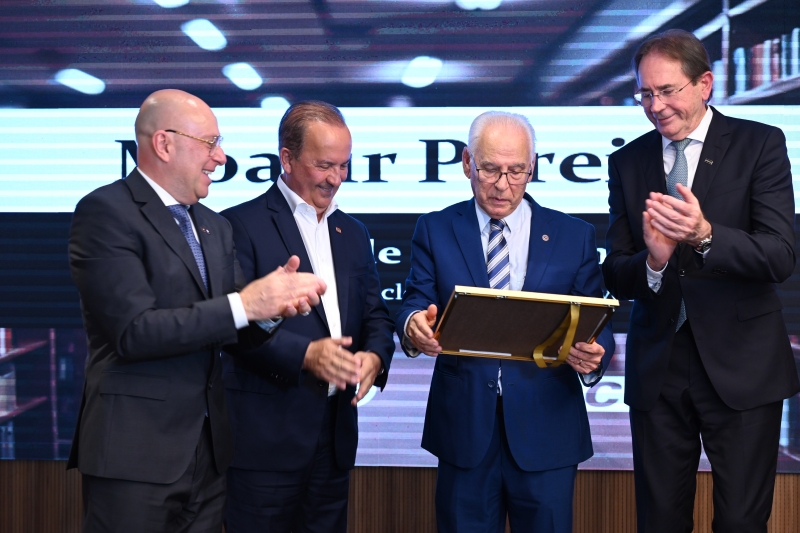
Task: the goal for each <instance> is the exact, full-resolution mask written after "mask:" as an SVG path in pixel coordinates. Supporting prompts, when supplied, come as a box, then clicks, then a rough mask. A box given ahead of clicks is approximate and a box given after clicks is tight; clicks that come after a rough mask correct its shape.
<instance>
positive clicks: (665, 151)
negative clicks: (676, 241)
mask: <svg viewBox="0 0 800 533" xmlns="http://www.w3.org/2000/svg"><path fill="white" fill-rule="evenodd" d="M713 114H714V112H713V111H712V110H711V107H710V106H709V107H708V109H706V114H705V115H703V119H702V120H701V121H700V124H698V126H697V128H695V130H694V131H693V132H691V133H690V134H689V135H687V136H686V138H687V139H691V142H690V143H689V144H688V145H686V148H684V150H683V154H684V156H686V164H687V166H688V176H687V177H688V179H687V182H686V186H687V187H688V188H689V189H691V188H692V184H693V183H694V175H695V174H696V173H697V165H698V164H699V163H700V153H701V152H702V151H703V143H705V141H706V135H708V127H709V126H710V125H711V118H712V116H713ZM670 143H672V141H671V140H669V139H667V138H666V137H664V136H663V135H662V136H661V147H662V157H663V158H664V175H665V176H669V173H670V171H671V170H672V167H673V165H675V156H676V152H675V147H674V146H671V145H670ZM698 253H699V252H698ZM706 254H708V251H706V252H705V253H704V254H703V257H705V256H706ZM645 264H646V266H647V283H648V285H649V286H650V289H652V290H653V292H658V291H659V290H661V278H662V277H663V276H664V270H665V269H666V268H667V265H664V268H662V269H661V270H658V271H656V270H653V269H652V268H650V265H649V264H647V263H645Z"/></svg>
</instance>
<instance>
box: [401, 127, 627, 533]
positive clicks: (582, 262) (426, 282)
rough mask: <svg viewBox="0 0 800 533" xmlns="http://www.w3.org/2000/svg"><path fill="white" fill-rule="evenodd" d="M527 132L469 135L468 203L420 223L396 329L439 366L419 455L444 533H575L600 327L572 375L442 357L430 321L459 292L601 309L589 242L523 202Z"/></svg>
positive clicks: (604, 345)
mask: <svg viewBox="0 0 800 533" xmlns="http://www.w3.org/2000/svg"><path fill="white" fill-rule="evenodd" d="M533 145H534V134H533V128H531V126H530V123H529V122H528V120H527V119H526V118H525V117H523V116H521V115H516V114H511V113H501V112H488V113H484V114H483V115H480V116H479V117H478V118H476V119H475V121H474V122H473V123H472V126H471V127H470V132H469V144H468V146H467V147H466V148H465V149H464V152H463V158H462V163H463V167H464V174H465V175H466V176H467V177H468V178H469V179H470V183H471V185H472V192H473V194H474V199H473V200H469V201H467V202H461V203H458V204H455V205H452V206H450V207H448V208H447V209H444V210H443V211H439V212H436V213H431V214H428V215H424V216H422V217H420V219H419V221H418V222H417V229H416V231H415V232H414V238H413V242H412V249H411V273H410V275H409V277H408V280H407V281H406V293H405V296H404V298H403V305H402V307H401V310H400V312H399V314H398V317H397V333H398V335H399V336H400V337H401V339H402V341H403V348H404V350H405V351H406V353H407V354H408V355H410V356H412V357H413V356H416V355H418V354H419V353H420V352H423V353H426V354H428V355H432V356H436V355H438V357H437V360H436V367H435V368H434V372H433V378H432V381H431V390H430V396H429V397H428V410H427V413H426V416H425V427H424V430H423V434H422V447H423V448H425V449H426V450H428V451H429V452H431V453H432V454H434V455H436V456H437V457H438V458H439V471H438V478H437V483H436V518H437V524H438V528H439V531H440V532H443V533H449V532H458V533H464V532H472V531H475V532H478V531H480V532H487V531H497V532H502V531H504V530H505V523H506V515H508V518H509V521H510V523H511V529H512V531H536V532H537V533H547V532H553V533H555V532H558V533H568V532H571V531H572V497H573V489H574V482H575V474H576V471H577V465H578V463H580V462H581V461H585V460H586V459H588V458H589V457H591V456H592V442H591V437H590V434H589V421H588V418H587V415H586V406H585V403H584V400H583V394H582V391H581V384H580V381H579V377H580V380H582V381H583V384H584V385H586V386H590V385H593V384H594V383H596V382H597V381H598V380H599V379H600V377H601V376H602V373H603V371H604V369H605V368H606V367H607V366H608V362H609V360H610V358H611V355H612V354H613V352H614V340H613V337H612V335H611V328H610V326H607V327H606V328H605V329H604V330H603V332H602V333H601V334H600V336H599V337H598V342H597V343H594V344H585V343H581V342H579V343H577V344H576V345H575V346H574V347H572V348H571V349H570V353H569V356H568V358H567V363H568V365H562V366H560V367H557V368H554V369H539V368H538V367H537V366H536V365H534V364H532V363H526V362H523V361H502V360H500V361H499V360H497V359H481V358H472V357H458V356H453V355H447V354H441V355H440V354H439V352H440V351H441V347H440V346H439V344H438V342H437V341H436V340H435V339H434V337H433V326H434V325H435V323H436V321H437V314H438V310H439V309H443V308H444V306H445V305H446V304H447V302H448V300H449V298H450V295H451V293H452V292H453V288H454V287H455V286H456V285H469V286H475V287H493V288H509V289H512V290H524V291H536V292H547V293H556V294H574V295H579V296H591V297H601V296H602V292H601V285H600V282H601V276H600V268H599V265H598V263H597V248H596V245H595V233H594V228H593V227H592V226H590V225H589V224H587V223H586V222H583V221H581V220H578V219H575V218H572V217H569V216H567V215H565V214H563V213H560V212H558V211H553V210H551V209H547V208H544V207H542V206H540V205H539V204H537V203H536V202H534V201H533V199H532V198H531V197H530V196H528V195H527V194H525V184H526V183H527V182H529V181H530V179H531V175H532V172H533V167H534V164H535V151H534V146H533Z"/></svg>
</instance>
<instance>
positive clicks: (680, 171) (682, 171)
mask: <svg viewBox="0 0 800 533" xmlns="http://www.w3.org/2000/svg"><path fill="white" fill-rule="evenodd" d="M690 142H692V140H691V139H683V140H682V141H672V142H671V143H669V144H670V146H672V147H673V148H675V164H674V165H672V170H670V171H669V175H668V176H667V194H669V195H670V196H672V197H674V198H677V199H678V200H681V201H682V200H683V196H681V194H680V193H679V192H678V184H679V183H680V184H681V185H683V186H686V184H687V183H689V164H688V163H687V162H686V155H685V154H684V153H683V151H684V150H685V149H686V147H687V146H689V143H690ZM684 322H686V307H685V306H684V305H683V299H681V310H680V312H679V313H678V321H677V322H676V323H675V331H678V330H679V329H681V326H682V325H683V323H684Z"/></svg>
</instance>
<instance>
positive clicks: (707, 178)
mask: <svg viewBox="0 0 800 533" xmlns="http://www.w3.org/2000/svg"><path fill="white" fill-rule="evenodd" d="M712 109H713V108H712ZM729 133H730V131H729V130H728V121H727V120H725V116H724V115H723V114H722V113H720V112H719V111H717V110H716V109H714V114H713V115H712V117H711V124H710V125H709V127H708V133H707V134H706V139H705V141H704V142H703V150H702V151H701V152H700V161H698V163H697V171H696V172H695V174H694V181H693V182H692V194H694V195H695V196H696V197H697V201H698V202H700V206H701V207H702V206H703V200H704V199H705V197H706V194H708V190H709V189H710V188H711V182H712V181H714V177H715V176H716V174H717V169H718V168H719V166H720V162H721V161H722V158H723V157H725V153H726V152H727V151H728V146H730V144H731V137H730V135H729ZM708 161H710V163H708ZM714 162H716V163H717V164H716V165H715V164H714Z"/></svg>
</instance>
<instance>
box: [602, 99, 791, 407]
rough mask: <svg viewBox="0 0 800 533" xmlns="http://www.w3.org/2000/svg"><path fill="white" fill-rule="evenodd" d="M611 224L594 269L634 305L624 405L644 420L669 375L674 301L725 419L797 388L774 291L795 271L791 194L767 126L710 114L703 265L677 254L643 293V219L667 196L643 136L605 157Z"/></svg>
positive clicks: (781, 141)
mask: <svg viewBox="0 0 800 533" xmlns="http://www.w3.org/2000/svg"><path fill="white" fill-rule="evenodd" d="M608 188H609V191H610V194H609V199H608V202H609V205H610V212H611V222H610V225H609V229H608V235H607V237H606V243H607V246H608V256H607V257H606V260H605V261H604V262H603V274H604V276H605V281H606V286H607V287H608V290H609V291H611V293H612V294H614V296H616V297H617V298H620V299H625V300H634V304H633V309H632V311H631V321H630V329H629V332H628V341H627V345H626V349H625V353H626V358H625V402H626V403H628V405H630V406H631V407H633V408H635V409H639V410H645V411H646V410H649V409H650V408H651V407H652V406H653V405H654V404H655V402H656V399H657V398H658V395H659V394H660V392H661V388H662V386H663V383H664V378H665V377H666V376H667V368H668V365H669V358H670V354H671V353H672V341H673V338H674V337H675V320H676V319H677V317H678V313H679V311H680V302H681V299H683V301H684V305H685V307H686V315H687V317H688V319H689V323H690V324H691V325H692V334H693V336H694V340H695V344H696V345H697V349H698V351H699V353H700V358H701V359H702V361H703V366H704V367H705V369H706V372H707V373H708V377H709V379H710V380H711V383H712V384H713V385H714V389H715V390H716V392H717V394H719V396H720V398H722V401H723V402H725V404H726V405H728V406H729V407H731V408H733V409H751V408H753V407H758V406H760V405H765V404H767V403H771V402H775V401H780V400H782V399H784V398H788V397H789V396H792V395H793V394H795V393H796V392H797V391H798V390H800V384H799V383H798V379H797V370H796V369H795V365H794V358H793V357H792V349H791V346H790V344H789V338H788V334H787V332H786V326H785V324H784V322H783V316H782V314H781V308H782V305H781V301H780V298H779V297H778V294H777V292H776V291H775V283H780V282H782V281H783V280H785V279H786V278H788V277H789V276H790V275H791V273H792V270H793V269H794V264H795V234H794V194H793V192H792V174H791V165H790V163H789V158H788V156H787V153H786V138H785V137H784V135H783V132H781V130H779V129H778V128H775V127H773V126H768V125H766V124H759V123H757V122H751V121H747V120H739V119H735V118H730V117H726V116H724V115H723V114H722V113H720V112H719V111H717V110H716V109H715V110H714V114H713V118H712V119H711V124H710V126H709V128H708V134H707V135H706V140H705V142H704V143H703V150H702V152H701V154H700V162H699V164H698V166H697V171H696V173H695V177H694V181H693V183H692V194H694V195H695V196H696V197H697V199H698V201H699V202H700V207H701V209H702V210H703V214H704V215H705V218H706V219H707V220H708V221H709V222H710V223H711V225H712V228H713V231H712V233H713V244H712V245H711V250H710V251H709V252H708V255H707V257H706V260H705V262H704V261H703V260H702V256H701V255H700V254H698V253H696V252H694V251H693V250H692V249H691V248H690V247H689V246H680V247H679V248H678V249H677V250H676V252H675V253H674V254H673V255H672V257H671V258H670V260H669V263H668V265H667V268H666V270H665V271H664V277H663V280H662V285H661V290H660V291H659V293H658V294H656V293H654V292H653V291H652V290H651V289H650V287H649V285H648V283H647V270H646V266H645V261H646V259H647V246H645V243H644V237H643V236H642V212H643V211H644V209H645V203H644V202H645V200H646V199H647V198H648V197H649V194H650V192H651V191H656V192H661V193H664V194H666V177H665V175H664V159H663V150H662V144H661V134H659V133H658V131H656V130H653V131H651V132H649V133H646V134H645V135H642V136H641V137H639V138H638V139H635V140H634V141H632V142H631V143H629V144H628V145H627V146H625V147H623V148H620V149H619V150H618V151H616V152H614V153H613V154H612V155H611V157H610V159H609V182H608Z"/></svg>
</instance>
